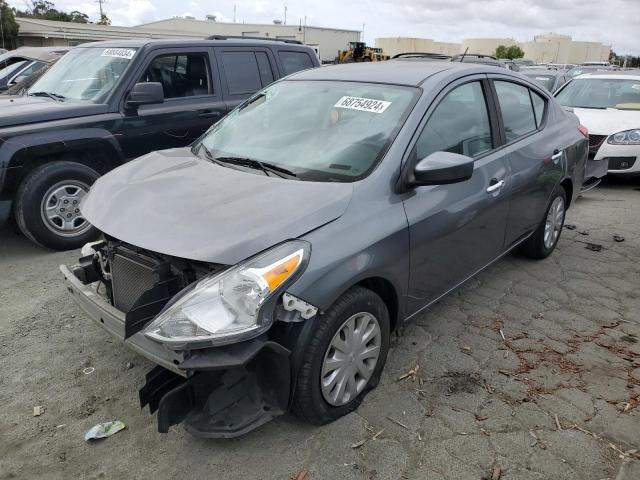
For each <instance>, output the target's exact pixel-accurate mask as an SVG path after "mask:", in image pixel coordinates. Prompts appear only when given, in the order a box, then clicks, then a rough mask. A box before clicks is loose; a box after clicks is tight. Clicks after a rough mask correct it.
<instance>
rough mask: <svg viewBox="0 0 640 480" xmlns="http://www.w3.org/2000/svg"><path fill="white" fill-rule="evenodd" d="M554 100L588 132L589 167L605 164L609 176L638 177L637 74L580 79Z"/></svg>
mask: <svg viewBox="0 0 640 480" xmlns="http://www.w3.org/2000/svg"><path fill="white" fill-rule="evenodd" d="M555 96H556V98H557V100H558V101H559V102H560V104H562V105H564V106H566V107H572V108H573V112H574V113H575V114H576V115H577V116H578V118H580V123H581V124H582V125H584V126H585V127H587V129H588V130H589V159H591V160H594V161H595V162H590V163H591V164H592V165H593V164H597V163H598V162H597V161H598V160H603V161H604V160H608V173H609V174H624V175H632V174H634V175H640V71H638V70H636V71H629V72H594V73H588V74H585V75H580V76H578V77H576V78H574V79H573V80H571V81H570V82H569V83H567V84H566V85H564V86H563V87H562V88H561V89H560V90H558V91H557V92H556V94H555ZM603 168H604V167H603Z"/></svg>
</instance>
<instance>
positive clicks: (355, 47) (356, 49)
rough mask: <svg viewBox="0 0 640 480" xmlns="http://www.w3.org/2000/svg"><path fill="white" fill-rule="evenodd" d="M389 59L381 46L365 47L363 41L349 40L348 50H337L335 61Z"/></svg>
mask: <svg viewBox="0 0 640 480" xmlns="http://www.w3.org/2000/svg"><path fill="white" fill-rule="evenodd" d="M383 60H389V55H385V53H384V52H383V50H382V49H381V48H376V47H367V44H366V43H364V42H349V49H348V50H338V56H337V57H336V63H353V62H382V61H383Z"/></svg>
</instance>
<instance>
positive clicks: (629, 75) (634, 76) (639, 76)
mask: <svg viewBox="0 0 640 480" xmlns="http://www.w3.org/2000/svg"><path fill="white" fill-rule="evenodd" d="M575 78H603V79H605V80H615V79H624V80H640V70H637V71H635V72H634V71H617V72H591V73H583V74H582V75H578V76H577V77H575Z"/></svg>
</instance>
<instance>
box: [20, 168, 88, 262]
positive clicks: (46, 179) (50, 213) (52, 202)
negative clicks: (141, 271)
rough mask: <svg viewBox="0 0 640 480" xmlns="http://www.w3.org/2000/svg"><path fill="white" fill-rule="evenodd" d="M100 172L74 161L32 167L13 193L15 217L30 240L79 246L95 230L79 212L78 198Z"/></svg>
mask: <svg viewBox="0 0 640 480" xmlns="http://www.w3.org/2000/svg"><path fill="white" fill-rule="evenodd" d="M99 176H100V175H99V174H98V172H96V171H95V170H93V169H91V168H89V167H87V166H86V165H82V164H80V163H76V162H67V161H60V162H51V163H47V164H46V165H43V166H41V167H38V168H36V169H34V170H33V171H32V172H30V173H29V175H27V177H26V178H25V179H24V180H23V181H22V183H21V184H20V187H19V188H18V191H17V193H16V201H15V217H16V221H17V223H18V227H20V230H21V231H22V233H23V234H24V235H25V236H26V237H27V238H29V239H30V240H31V241H33V242H35V243H37V244H39V245H42V246H44V247H47V248H52V249H55V250H70V249H74V248H80V247H81V246H82V245H84V244H85V243H87V242H89V241H91V240H94V239H95V238H96V237H97V236H98V235H99V232H98V230H97V229H96V228H95V227H93V226H92V225H91V224H90V223H89V222H88V221H87V220H86V219H85V218H84V217H83V216H82V212H80V201H81V200H82V198H83V197H84V196H85V195H86V194H87V192H88V191H89V187H91V185H92V184H93V182H95V181H96V179H97V178H98V177H99Z"/></svg>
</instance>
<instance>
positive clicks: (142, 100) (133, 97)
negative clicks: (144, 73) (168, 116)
mask: <svg viewBox="0 0 640 480" xmlns="http://www.w3.org/2000/svg"><path fill="white" fill-rule="evenodd" d="M162 102H164V91H163V90H162V84H161V83H160V82H143V83H136V84H135V85H134V86H133V88H132V89H131V92H130V93H129V96H128V97H127V102H126V103H127V107H129V108H135V107H139V106H140V105H151V104H153V103H162Z"/></svg>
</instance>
